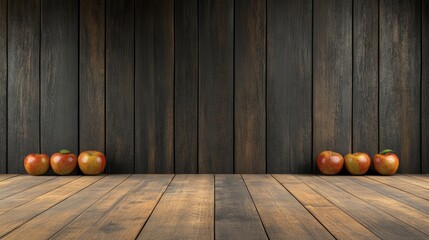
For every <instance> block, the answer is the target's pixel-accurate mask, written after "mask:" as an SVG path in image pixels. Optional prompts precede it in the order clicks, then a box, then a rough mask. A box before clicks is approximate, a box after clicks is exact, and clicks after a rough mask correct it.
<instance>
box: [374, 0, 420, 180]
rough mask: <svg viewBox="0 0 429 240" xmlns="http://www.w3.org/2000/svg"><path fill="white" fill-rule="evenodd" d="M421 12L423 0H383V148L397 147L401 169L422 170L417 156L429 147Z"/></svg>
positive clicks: (381, 95)
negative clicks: (424, 136) (426, 142)
mask: <svg viewBox="0 0 429 240" xmlns="http://www.w3.org/2000/svg"><path fill="white" fill-rule="evenodd" d="M403 12H408V13H409V14H402V13H403ZM421 14H422V12H421V1H420V0H411V1H402V0H393V1H391V0H380V40H379V43H380V63H379V64H380V65H379V68H380V86H379V91H380V105H379V108H380V113H379V117H380V124H379V126H380V149H385V148H390V149H394V150H395V151H397V153H398V156H399V158H400V159H401V160H402V161H401V164H400V165H399V169H398V172H399V173H401V172H402V173H420V172H421V161H415V159H421V158H420V156H421V148H422V147H423V148H427V146H421V145H420V144H421V135H420V131H421V125H420V121H421V119H420V110H421V109H420V101H421V91H420V90H421V89H420V87H421V82H420V81H421V71H422V69H421V54H422V53H421V24H422V22H421V21H422V19H421ZM405 49H406V50H405ZM425 68H427V66H425ZM392 93H394V94H392Z"/></svg>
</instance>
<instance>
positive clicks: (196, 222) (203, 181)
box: [138, 174, 214, 239]
mask: <svg viewBox="0 0 429 240" xmlns="http://www.w3.org/2000/svg"><path fill="white" fill-rule="evenodd" d="M160 229H162V231H160ZM213 238H214V177H213V175H204V174H201V175H177V176H176V177H175V178H174V179H173V181H172V182H171V184H170V186H169V187H168V188H167V190H166V192H165V193H164V195H163V196H162V198H161V200H160V201H159V203H158V205H157V207H156V208H155V210H154V211H153V213H152V215H151V217H150V218H149V220H148V222H147V223H146V225H145V226H144V228H143V230H142V231H141V232H140V235H139V236H138V239H213Z"/></svg>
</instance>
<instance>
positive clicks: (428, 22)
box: [421, 0, 429, 173]
mask: <svg viewBox="0 0 429 240" xmlns="http://www.w3.org/2000/svg"><path fill="white" fill-rule="evenodd" d="M422 24H423V25H422V86H421V87H422V101H421V104H422V113H421V114H422V129H421V131H422V156H421V158H422V173H429V147H424V146H429V68H428V67H427V66H429V0H422Z"/></svg>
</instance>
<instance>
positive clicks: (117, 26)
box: [106, 0, 135, 173]
mask: <svg viewBox="0 0 429 240" xmlns="http://www.w3.org/2000/svg"><path fill="white" fill-rule="evenodd" d="M106 26H108V27H106V157H107V158H108V159H109V160H110V161H108V164H107V166H106V168H107V172H112V173H134V164H135V162H134V152H135V149H134V140H135V139H134V121H135V116H134V111H135V109H134V97H135V96H134V40H135V39H134V1H132V0H106Z"/></svg>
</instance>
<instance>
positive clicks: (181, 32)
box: [174, 0, 198, 173]
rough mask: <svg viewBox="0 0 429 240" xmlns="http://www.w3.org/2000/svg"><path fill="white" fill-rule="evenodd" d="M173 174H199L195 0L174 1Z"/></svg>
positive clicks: (196, 9) (196, 7)
mask: <svg viewBox="0 0 429 240" xmlns="http://www.w3.org/2000/svg"><path fill="white" fill-rule="evenodd" d="M174 67H175V68H174V76H175V77H174V91H175V94H174V139H175V140H174V144H175V147H174V150H175V154H174V157H175V173H197V172H198V0H176V1H174Z"/></svg>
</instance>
